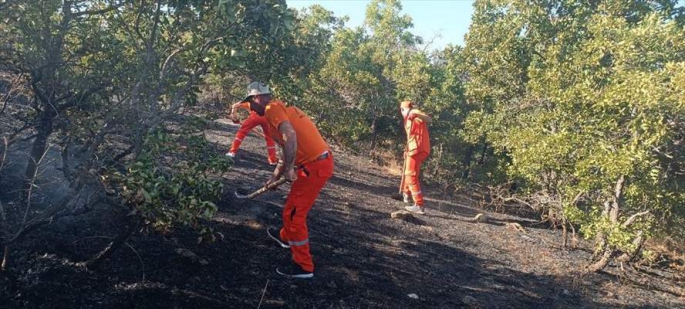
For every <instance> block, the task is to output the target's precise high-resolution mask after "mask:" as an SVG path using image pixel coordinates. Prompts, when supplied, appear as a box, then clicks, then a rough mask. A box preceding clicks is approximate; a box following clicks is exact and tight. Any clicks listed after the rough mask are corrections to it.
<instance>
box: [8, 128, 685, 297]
mask: <svg viewBox="0 0 685 309" xmlns="http://www.w3.org/2000/svg"><path fill="white" fill-rule="evenodd" d="M236 129H237V127H235V126H233V125H230V124H228V122H227V121H222V122H220V123H218V124H217V126H216V128H215V130H210V131H208V136H209V137H210V139H213V140H214V141H216V142H217V143H219V144H220V145H221V147H223V149H217V151H225V150H226V149H227V147H228V143H229V142H230V139H231V138H232V137H233V135H234V133H235V131H236ZM265 154H266V151H265V149H264V142H263V140H262V139H261V138H259V137H257V136H256V135H250V137H248V138H247V139H246V140H245V143H243V147H242V149H241V152H240V153H239V158H240V159H239V160H238V161H237V163H236V165H235V167H234V168H233V170H232V171H231V172H229V173H227V174H226V175H223V177H224V180H225V184H226V189H227V190H226V193H225V198H224V201H223V202H222V203H221V205H220V213H219V215H218V216H217V217H216V218H215V220H214V222H212V226H213V227H214V229H215V231H216V232H218V233H219V234H220V235H222V236H223V238H222V239H219V240H218V241H217V242H216V243H214V244H207V243H201V244H198V243H197V238H196V237H197V235H196V234H194V233H192V232H190V231H187V230H183V229H181V230H178V231H175V232H173V233H172V234H170V235H147V236H146V235H139V236H136V237H135V238H134V239H132V240H131V241H130V242H129V246H128V247H127V248H125V249H123V250H122V251H120V252H118V253H117V254H115V256H113V257H112V259H111V260H110V261H109V262H108V263H106V264H107V265H106V266H105V267H104V269H103V270H101V271H99V272H89V271H85V270H82V269H80V268H78V267H75V266H74V265H73V263H72V262H71V261H75V260H79V259H80V258H82V257H84V256H88V254H89V252H91V251H93V250H96V249H97V248H100V247H101V246H102V243H104V242H105V241H106V239H98V238H96V237H94V235H112V234H113V233H114V230H116V229H117V228H120V227H118V226H116V224H115V223H101V224H100V225H92V228H91V229H86V230H74V229H70V228H69V227H66V228H65V227H63V226H62V227H61V228H60V229H59V230H47V231H45V232H43V233H39V234H37V235H36V236H34V239H33V245H32V246H30V247H27V248H23V250H26V251H27V252H30V251H35V252H40V253H34V254H33V255H28V260H27V261H24V262H25V263H26V264H27V265H29V266H28V267H30V268H31V269H33V271H32V272H31V273H30V275H26V276H25V277H24V278H18V279H19V280H18V282H19V285H18V286H12V287H8V286H6V287H5V289H4V290H2V291H4V292H5V293H4V294H0V297H2V296H5V297H7V298H8V299H7V300H8V302H6V304H11V305H10V306H9V307H15V306H26V307H32V308H33V307H44V308H53V307H63V308H66V307H69V308H75V307H80V308H108V307H121V308H124V307H126V308H133V307H135V308H160V307H162V308H459V307H471V308H478V307H480V308H611V307H615V308H649V307H655V308H664V307H671V308H677V307H685V300H684V299H683V298H678V297H677V296H675V295H672V294H668V293H664V292H660V291H653V290H650V289H648V288H645V287H636V286H632V285H627V284H621V280H620V278H618V277H616V276H612V275H609V274H596V275H589V276H585V277H583V278H580V277H578V270H579V269H581V267H582V265H583V263H584V262H585V261H586V259H587V257H588V256H589V253H588V252H587V250H575V251H567V250H563V249H560V248H558V246H557V244H559V243H560V241H559V240H560V236H559V234H560V233H558V232H554V231H550V230H548V229H547V226H545V225H535V222H533V221H532V220H528V219H523V218H518V217H514V216H509V215H502V214H491V213H489V214H488V217H489V218H490V220H489V221H488V222H486V223H471V222H466V221H464V219H465V218H468V217H471V216H473V215H474V214H476V213H478V212H479V210H477V209H475V208H474V207H473V206H472V205H475V202H474V201H471V200H469V199H468V198H467V197H458V198H456V199H451V200H445V199H438V198H436V197H439V193H438V192H435V191H433V190H431V189H430V188H424V190H425V191H426V196H427V197H428V208H429V209H428V211H429V212H428V214H427V215H425V216H421V217H418V218H416V219H414V220H411V221H410V222H407V221H403V220H395V219H391V218H390V213H391V212H393V211H396V210H400V209H401V208H402V207H403V204H402V203H400V202H397V201H394V200H391V199H390V198H388V196H389V195H390V194H391V193H393V192H394V191H395V190H396V185H397V183H398V181H399V177H396V176H392V175H391V173H390V172H389V171H388V170H386V169H385V168H382V167H378V166H376V165H374V164H372V163H371V162H369V160H368V159H366V158H362V157H355V156H351V155H347V154H345V153H344V152H342V151H339V150H336V151H335V161H336V174H335V177H334V178H332V180H331V181H330V182H329V184H328V185H327V187H326V188H325V189H324V191H323V192H322V194H321V196H320V197H319V200H318V202H317V204H316V205H315V206H314V208H313V209H312V211H311V212H310V215H309V221H308V225H309V229H310V231H311V235H310V240H311V245H312V254H313V255H314V260H315V263H316V266H317V270H316V276H315V278H314V279H313V280H312V281H306V282H301V281H292V280H285V279H282V278H279V277H278V275H276V274H275V271H274V270H275V268H276V267H277V266H278V265H280V264H281V263H282V262H285V261H288V259H289V252H288V251H286V250H283V249H281V248H280V247H277V246H275V245H274V243H273V242H272V241H271V240H270V239H268V238H267V237H266V228H267V227H269V226H272V227H278V226H280V210H281V208H280V207H281V205H282V204H283V201H284V197H285V193H286V191H285V190H281V191H274V192H269V193H266V194H265V195H262V196H260V197H258V198H256V199H255V200H251V201H242V200H236V199H234V198H233V197H232V191H233V190H234V189H236V188H238V187H241V186H242V187H251V188H256V187H259V186H260V185H261V184H262V183H263V181H264V180H266V178H267V177H268V175H269V173H270V172H271V167H270V166H268V165H267V164H266V156H265ZM111 215H112V216H113V217H115V216H118V215H120V214H116V213H115V214H111ZM112 222H116V221H115V220H113V221H112ZM76 223H77V222H73V226H79V225H78V224H76ZM508 223H518V224H519V225H520V226H521V227H523V228H524V231H519V230H516V229H513V228H511V226H512V225H511V224H508ZM581 246H584V247H585V248H587V244H585V243H581ZM36 248H41V250H37V249H36ZM20 250H21V249H20ZM36 250H37V251H36ZM188 252H192V253H193V254H195V256H192V254H188ZM180 253H186V254H185V256H184V255H183V254H180ZM188 256H190V257H188ZM609 271H610V272H611V270H609ZM2 280H7V278H3V277H1V276H0V285H1V284H3V283H4V282H3V281H2ZM17 291H18V292H21V294H20V295H19V296H17V295H16V293H17ZM13 293H14V294H13ZM410 295H411V296H410ZM0 300H1V299H0ZM0 307H3V303H2V302H0Z"/></svg>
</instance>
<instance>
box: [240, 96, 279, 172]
mask: <svg viewBox="0 0 685 309" xmlns="http://www.w3.org/2000/svg"><path fill="white" fill-rule="evenodd" d="M239 108H245V109H248V110H249V109H250V103H247V102H245V103H242V104H240V106H239ZM256 126H261V127H262V131H263V132H264V139H265V140H266V151H267V153H268V154H269V163H270V164H276V163H277V162H278V158H277V157H276V144H275V143H274V140H273V139H272V138H271V136H269V135H268V134H266V132H267V130H268V126H267V123H266V118H264V117H263V116H259V115H257V113H255V112H254V111H250V116H249V117H247V119H245V121H243V123H242V124H241V125H240V129H238V133H237V134H236V135H235V139H233V144H231V149H230V150H228V151H229V152H232V153H237V152H238V149H240V144H242V143H243V139H245V136H247V134H248V133H250V131H251V130H252V129H253V128H254V127H256Z"/></svg>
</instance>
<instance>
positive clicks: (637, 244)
mask: <svg viewBox="0 0 685 309" xmlns="http://www.w3.org/2000/svg"><path fill="white" fill-rule="evenodd" d="M644 243H645V237H644V235H643V233H642V231H639V232H637V236H635V239H633V246H634V249H633V250H631V251H630V252H625V253H623V254H622V255H621V256H619V257H618V258H617V259H616V260H617V261H619V262H623V263H627V262H630V261H631V260H632V259H634V258H635V257H636V256H637V254H638V253H639V252H640V249H642V245H643V244H644Z"/></svg>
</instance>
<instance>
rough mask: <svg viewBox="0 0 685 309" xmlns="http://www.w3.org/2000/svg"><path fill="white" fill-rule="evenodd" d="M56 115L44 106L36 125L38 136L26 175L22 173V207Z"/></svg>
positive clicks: (51, 109)
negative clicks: (38, 122)
mask: <svg viewBox="0 0 685 309" xmlns="http://www.w3.org/2000/svg"><path fill="white" fill-rule="evenodd" d="M56 115H57V114H56V113H55V111H54V109H53V108H51V107H49V106H45V109H44V110H43V112H42V115H41V117H40V124H39V125H38V129H37V131H38V134H37V135H36V139H35V140H34V141H33V146H32V147H31V154H30V157H29V162H28V166H27V167H26V173H24V186H23V193H22V203H21V204H22V205H23V204H24V203H25V202H26V201H27V200H28V192H29V189H31V186H33V180H34V178H35V175H36V172H37V171H38V163H39V161H40V158H41V157H42V156H43V155H44V154H45V151H46V149H47V145H48V138H50V135H51V134H52V130H53V126H52V125H53V120H54V118H55V116H56Z"/></svg>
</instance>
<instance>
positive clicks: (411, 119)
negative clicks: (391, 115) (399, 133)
mask: <svg viewBox="0 0 685 309" xmlns="http://www.w3.org/2000/svg"><path fill="white" fill-rule="evenodd" d="M416 116H417V115H416V114H409V116H407V120H409V121H414V119H416Z"/></svg>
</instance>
